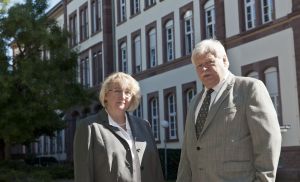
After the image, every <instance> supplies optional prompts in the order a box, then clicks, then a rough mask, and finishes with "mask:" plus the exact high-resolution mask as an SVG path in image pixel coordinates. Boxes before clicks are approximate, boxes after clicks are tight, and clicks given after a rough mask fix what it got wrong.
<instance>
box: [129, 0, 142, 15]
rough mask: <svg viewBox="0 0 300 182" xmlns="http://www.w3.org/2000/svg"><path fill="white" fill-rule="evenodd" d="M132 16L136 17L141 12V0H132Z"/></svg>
mask: <svg viewBox="0 0 300 182" xmlns="http://www.w3.org/2000/svg"><path fill="white" fill-rule="evenodd" d="M130 3H131V4H130V7H131V15H136V14H138V13H139V12H140V9H141V7H140V0H130Z"/></svg>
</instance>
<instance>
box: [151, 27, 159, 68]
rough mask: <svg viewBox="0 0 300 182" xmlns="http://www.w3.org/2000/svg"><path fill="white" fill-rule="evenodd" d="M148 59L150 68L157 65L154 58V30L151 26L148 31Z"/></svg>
mask: <svg viewBox="0 0 300 182" xmlns="http://www.w3.org/2000/svg"><path fill="white" fill-rule="evenodd" d="M149 52H150V53H149V61H150V68H152V67H155V66H156V65H157V62H156V61H157V59H156V30H155V28H153V29H152V30H151V31H150V32H149Z"/></svg>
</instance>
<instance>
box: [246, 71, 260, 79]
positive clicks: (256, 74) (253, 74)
mask: <svg viewBox="0 0 300 182" xmlns="http://www.w3.org/2000/svg"><path fill="white" fill-rule="evenodd" d="M247 76H248V77H252V78H256V79H259V76H258V72H256V71H252V72H251V73H249V74H248V75H247Z"/></svg>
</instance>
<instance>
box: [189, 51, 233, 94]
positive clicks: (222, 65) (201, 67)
mask: <svg viewBox="0 0 300 182" xmlns="http://www.w3.org/2000/svg"><path fill="white" fill-rule="evenodd" d="M228 65H229V64H228V61H227V60H226V59H225V58H217V57H215V56H214V55H213V54H210V53H207V54H204V55H198V56H197V57H196V60H195V65H194V66H195V68H196V72H197V74H198V77H199V79H200V80H201V81H202V83H203V85H204V86H205V87H206V88H208V89H210V88H213V87H214V86H216V85H217V84H218V83H219V82H220V80H222V79H223V78H224V76H225V73H226V70H227V69H228Z"/></svg>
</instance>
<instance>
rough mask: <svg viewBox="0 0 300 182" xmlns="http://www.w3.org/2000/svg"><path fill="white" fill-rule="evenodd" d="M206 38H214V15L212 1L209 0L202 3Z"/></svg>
mask: <svg viewBox="0 0 300 182" xmlns="http://www.w3.org/2000/svg"><path fill="white" fill-rule="evenodd" d="M204 9H205V27H206V38H216V16H215V5H214V1H212V0H210V1H208V2H207V3H205V5H204Z"/></svg>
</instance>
